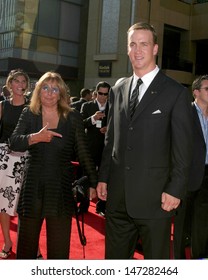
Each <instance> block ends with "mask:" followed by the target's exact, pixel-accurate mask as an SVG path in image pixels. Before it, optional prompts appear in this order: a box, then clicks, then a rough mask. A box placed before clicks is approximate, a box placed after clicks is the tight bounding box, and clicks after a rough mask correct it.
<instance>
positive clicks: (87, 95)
mask: <svg viewBox="0 0 208 280" xmlns="http://www.w3.org/2000/svg"><path fill="white" fill-rule="evenodd" d="M91 99H92V94H91V91H90V90H89V89H88V88H83V89H81V91H80V99H79V100H78V101H75V102H72V103H71V107H72V108H75V109H76V110H77V111H79V112H80V110H81V107H82V104H83V103H85V102H88V101H90V100H91Z"/></svg>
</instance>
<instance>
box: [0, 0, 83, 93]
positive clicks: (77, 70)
mask: <svg viewBox="0 0 208 280" xmlns="http://www.w3.org/2000/svg"><path fill="white" fill-rule="evenodd" d="M87 19H88V0H1V1H0V76H1V80H0V83H1V85H3V84H4V82H5V77H6V76H7V74H8V72H9V71H10V70H12V69H15V68H22V69H24V71H26V72H27V73H28V75H29V76H30V78H31V80H32V81H34V83H35V81H36V80H37V79H38V78H39V77H40V76H41V75H42V74H43V73H44V72H46V71H50V70H53V71H57V72H59V73H60V74H61V75H62V77H63V78H64V79H65V80H66V81H68V82H69V83H70V86H71V87H72V89H74V90H76V88H77V87H80V86H82V84H83V79H84V67H85V52H86V51H85V48H86V34H87ZM80 83H81V85H80Z"/></svg>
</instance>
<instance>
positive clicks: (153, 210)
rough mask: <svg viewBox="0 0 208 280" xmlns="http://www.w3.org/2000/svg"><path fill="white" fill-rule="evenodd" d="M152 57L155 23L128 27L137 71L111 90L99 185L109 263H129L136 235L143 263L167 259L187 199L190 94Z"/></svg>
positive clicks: (190, 133) (155, 46) (131, 57)
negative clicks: (174, 220) (173, 223)
mask: <svg viewBox="0 0 208 280" xmlns="http://www.w3.org/2000/svg"><path fill="white" fill-rule="evenodd" d="M157 53H158V44H157V35H156V32H155V29H154V28H153V26H151V25H150V24H148V23H137V24H134V25H133V26H131V27H130V29H129V30H128V56H129V58H130V61H131V63H132V67H133V72H134V73H133V76H132V77H130V78H127V79H125V80H124V81H122V82H120V83H119V84H118V85H116V86H113V87H112V88H111V90H110V93H109V115H108V124H107V127H108V129H107V133H106V138H105V148H104V150H103V157H102V162H101V167H100V172H99V183H98V185H97V194H98V197H100V198H102V199H106V200H107V205H106V247H105V257H106V258H107V259H128V258H132V257H133V254H134V250H135V246H136V244H137V239H138V236H139V237H140V238H141V240H142V248H143V252H144V258H145V259H168V258H170V236H171V220H172V216H173V215H174V214H175V209H176V208H177V207H178V206H179V204H180V200H181V199H182V198H183V197H184V195H185V189H186V185H187V179H188V170H189V167H190V162H191V158H192V142H191V140H192V115H191V102H190V93H189V91H188V90H187V89H186V88H184V87H183V86H182V85H181V84H179V83H177V82H176V81H174V80H173V79H171V78H169V77H167V76H166V75H165V74H164V73H163V72H162V71H161V70H160V69H159V68H158V66H157V65H156V63H155V59H156V56H157ZM139 79H142V81H140V84H138V82H137V80H139ZM135 87H136V89H135V90H134V88H135ZM138 88H139V89H138ZM135 92H136V93H137V94H138V93H139V96H138V95H137V98H135ZM134 100H135V102H136V105H132V103H133V101H134Z"/></svg>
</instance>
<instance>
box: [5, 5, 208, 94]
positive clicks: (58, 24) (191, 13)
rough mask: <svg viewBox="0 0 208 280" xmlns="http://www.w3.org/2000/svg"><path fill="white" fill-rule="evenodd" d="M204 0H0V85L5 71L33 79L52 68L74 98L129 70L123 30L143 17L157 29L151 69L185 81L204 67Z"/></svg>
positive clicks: (207, 39) (207, 8) (207, 34)
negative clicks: (19, 72) (17, 71)
mask: <svg viewBox="0 0 208 280" xmlns="http://www.w3.org/2000/svg"><path fill="white" fill-rule="evenodd" d="M207 16H208V0H1V1H0V88H1V87H2V86H3V85H4V83H5V79H6V76H7V75H8V73H9V71H10V70H12V69H15V68H22V69H24V70H25V71H26V72H27V73H28V74H29V76H30V78H31V80H32V83H33V84H35V82H36V80H37V79H38V78H39V77H40V75H42V74H43V73H44V72H46V71H49V70H54V71H57V72H59V73H60V74H61V75H62V77H63V78H64V79H65V81H66V82H67V83H68V84H69V87H70V88H71V95H77V96H79V92H80V89H81V88H83V87H88V88H93V87H95V85H96V84H97V82H98V81H100V80H106V81H107V82H108V83H110V84H111V85H113V84H114V83H115V82H116V81H117V80H118V79H119V78H121V77H126V76H130V75H131V74H132V69H131V65H130V63H129V60H128V56H127V30H128V28H129V27H130V25H132V24H133V23H135V22H137V21H148V22H150V23H151V24H153V25H154V26H155V28H156V30H157V33H158V44H159V52H158V57H157V64H158V66H159V67H160V68H161V69H162V70H163V71H164V72H165V73H166V74H167V75H169V76H171V77H173V78H175V79H176V80H177V81H179V82H180V83H182V84H184V85H186V86H188V87H189V86H190V85H191V83H192V81H193V79H194V78H195V76H197V75H200V74H206V73H207V72H208V71H207V65H208V52H207V47H208V28H207V26H206V23H207Z"/></svg>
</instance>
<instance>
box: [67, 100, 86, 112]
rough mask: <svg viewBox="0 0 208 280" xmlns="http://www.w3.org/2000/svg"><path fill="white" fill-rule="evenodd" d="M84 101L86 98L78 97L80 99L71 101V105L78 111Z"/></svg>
mask: <svg viewBox="0 0 208 280" xmlns="http://www.w3.org/2000/svg"><path fill="white" fill-rule="evenodd" d="M85 102H87V100H85V99H84V98H80V100H78V101H75V102H72V103H71V107H72V108H75V109H76V110H77V111H79V112H80V110H81V107H82V104H83V103H85Z"/></svg>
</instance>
